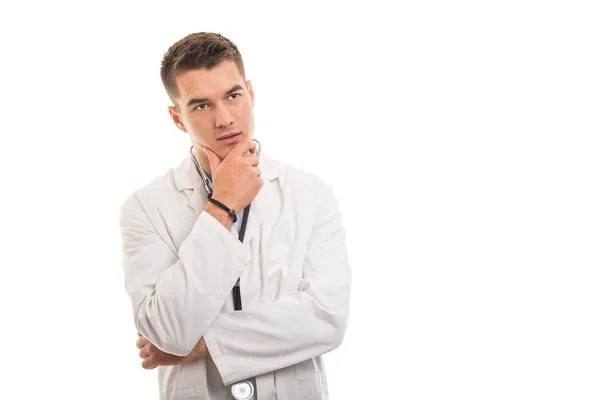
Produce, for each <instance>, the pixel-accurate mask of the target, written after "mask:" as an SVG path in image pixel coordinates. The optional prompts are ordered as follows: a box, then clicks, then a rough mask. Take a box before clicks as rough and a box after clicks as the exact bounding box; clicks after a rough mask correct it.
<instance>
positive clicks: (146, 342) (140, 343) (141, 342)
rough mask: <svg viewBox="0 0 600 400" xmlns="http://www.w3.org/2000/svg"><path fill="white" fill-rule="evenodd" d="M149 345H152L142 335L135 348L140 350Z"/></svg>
mask: <svg viewBox="0 0 600 400" xmlns="http://www.w3.org/2000/svg"><path fill="white" fill-rule="evenodd" d="M148 343H150V342H149V341H148V339H146V338H145V337H143V336H141V335H140V337H139V338H138V340H136V342H135V346H136V347H137V348H138V349H141V348H142V347H144V346H145V345H147V344H148Z"/></svg>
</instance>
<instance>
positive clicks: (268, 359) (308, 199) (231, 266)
mask: <svg viewBox="0 0 600 400" xmlns="http://www.w3.org/2000/svg"><path fill="white" fill-rule="evenodd" d="M259 166H260V168H261V171H262V175H261V176H262V178H263V180H264V185H263V187H262V188H261V189H260V191H259V193H258V195H257V196H256V198H255V199H254V200H253V201H252V206H251V209H250V214H249V218H248V223H247V228H246V234H245V238H244V242H243V243H242V242H240V241H239V240H238V234H237V231H236V230H235V229H234V228H233V227H232V229H231V231H227V229H225V227H223V225H221V224H220V223H219V222H217V220H216V219H214V218H213V217H212V216H211V215H210V214H208V213H205V212H203V209H204V206H205V204H206V202H207V194H206V191H205V189H204V186H203V183H202V181H201V179H200V177H199V174H198V172H197V170H196V167H195V165H194V163H193V161H192V159H191V158H190V157H186V158H185V160H184V161H183V162H182V163H181V164H180V165H179V167H177V168H174V169H171V170H169V171H168V172H167V173H166V174H165V175H163V176H161V177H159V178H157V179H155V180H154V181H152V182H151V183H149V184H148V185H146V186H144V187H143V188H140V189H138V190H136V191H135V193H133V194H132V195H131V196H130V197H129V198H128V199H127V200H126V201H125V202H124V204H123V205H122V207H121V214H120V225H121V234H122V244H123V269H124V274H125V288H126V291H127V293H128V294H129V296H130V298H131V302H132V306H133V317H134V321H135V326H136V328H137V330H138V331H139V332H140V333H141V334H142V335H144V336H145V337H146V338H147V339H148V340H149V341H150V342H152V343H154V344H155V345H156V347H158V348H159V349H161V350H162V351H164V352H167V353H170V354H175V355H180V356H184V355H187V354H188V353H189V352H190V351H191V350H192V348H193V347H194V346H195V345H196V343H197V342H198V341H199V340H200V338H201V337H204V340H205V342H206V344H207V347H208V349H209V352H210V354H211V358H208V359H200V360H197V361H195V362H193V363H190V364H186V365H180V366H173V367H158V368H157V370H158V377H159V386H160V398H161V399H210V400H215V399H224V400H225V399H231V398H232V397H231V391H230V390H231V389H230V385H231V384H233V383H235V382H237V381H240V380H242V379H251V378H255V380H253V381H254V382H255V383H256V393H257V395H258V396H257V400H267V399H268V400H271V399H279V400H294V399H298V400H300V399H302V400H305V399H306V400H318V399H327V398H328V397H329V396H328V389H327V378H326V375H325V370H324V365H323V360H322V358H321V355H322V354H324V353H327V352H329V351H331V350H333V349H335V348H336V347H338V346H339V345H340V343H341V342H342V339H343V337H344V333H345V330H346V325H347V322H348V306H349V296H350V282H351V273H350V267H349V262H348V255H347V249H346V240H345V230H344V228H343V226H342V224H341V215H340V212H339V210H338V203H337V200H336V198H335V197H334V194H333V192H332V190H331V188H330V186H328V185H326V184H324V183H323V182H322V181H321V180H320V179H319V178H317V177H316V176H315V175H313V174H310V173H307V172H304V171H301V170H299V169H296V168H293V167H291V166H289V165H286V164H283V163H281V162H278V161H276V160H274V159H272V158H270V157H269V156H268V155H266V154H264V152H263V154H261V157H260V164H259ZM217 200H218V199H217ZM237 211H239V210H236V212H237ZM238 277H240V283H241V294H242V305H243V310H241V311H234V310H233V300H232V294H231V289H232V287H233V286H234V284H235V282H236V281H237V279H238ZM117 397H118V396H117Z"/></svg>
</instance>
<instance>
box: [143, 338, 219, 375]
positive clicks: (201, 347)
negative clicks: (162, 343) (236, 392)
mask: <svg viewBox="0 0 600 400" xmlns="http://www.w3.org/2000/svg"><path fill="white" fill-rule="evenodd" d="M138 336H139V337H138V339H137V342H136V343H135V345H136V347H137V348H138V349H140V352H139V355H140V358H141V359H143V360H144V361H142V368H144V369H154V368H156V367H158V366H159V365H160V366H165V365H179V364H187V363H189V362H192V361H195V360H197V359H199V358H208V357H210V353H209V352H208V349H207V347H206V343H204V338H201V339H200V341H199V342H198V344H196V346H195V347H194V349H193V350H192V351H191V352H190V354H188V355H187V356H185V357H181V356H174V355H173V354H169V353H165V352H164V351H161V350H159V349H158V348H157V347H156V346H154V345H153V344H152V343H150V342H149V341H148V339H146V338H145V337H143V336H142V334H141V333H139V332H138Z"/></svg>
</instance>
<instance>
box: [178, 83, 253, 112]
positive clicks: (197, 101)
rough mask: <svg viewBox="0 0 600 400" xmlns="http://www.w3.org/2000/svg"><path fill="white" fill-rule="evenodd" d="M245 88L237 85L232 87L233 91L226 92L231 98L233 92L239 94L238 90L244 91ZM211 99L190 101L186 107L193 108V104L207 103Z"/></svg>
mask: <svg viewBox="0 0 600 400" xmlns="http://www.w3.org/2000/svg"><path fill="white" fill-rule="evenodd" d="M242 89H243V87H242V86H241V85H235V86H234V87H232V88H231V89H229V90H228V91H226V92H225V95H227V96H229V95H230V94H232V93H233V92H237V91H238V90H242ZM208 101H209V99H207V98H202V99H190V101H188V102H187V104H186V107H189V106H191V105H192V104H197V103H206V102H208Z"/></svg>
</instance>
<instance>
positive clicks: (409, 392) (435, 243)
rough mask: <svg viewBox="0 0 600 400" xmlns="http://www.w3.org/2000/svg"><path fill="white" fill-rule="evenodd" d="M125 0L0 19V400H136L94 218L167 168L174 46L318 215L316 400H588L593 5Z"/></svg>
mask: <svg viewBox="0 0 600 400" xmlns="http://www.w3.org/2000/svg"><path fill="white" fill-rule="evenodd" d="M17 3H18V4H19V5H18V6H16V4H17ZM147 3H148V2H140V3H137V4H136V3H133V2H122V3H120V4H119V5H117V3H113V4H111V3H107V2H97V3H95V4H89V3H88V2H73V3H71V4H69V3H64V2H58V3H57V2H41V1H40V2H7V3H3V5H2V6H0V7H1V8H0V15H1V16H0V29H1V32H0V37H1V38H0V41H1V43H0V45H1V48H0V54H1V55H0V57H1V62H0V68H1V74H0V78H1V80H2V81H1V82H2V87H1V96H2V97H1V101H2V103H1V108H0V110H1V113H2V118H0V124H1V126H0V132H1V143H0V156H1V157H0V163H1V165H0V166H1V168H0V171H1V172H0V173H1V177H0V178H1V184H2V188H3V189H2V196H1V197H0V202H1V207H0V213H1V215H0V217H1V220H0V221H1V226H2V230H1V234H2V242H1V243H2V247H1V255H2V279H1V280H0V296H1V299H0V300H1V301H0V304H1V307H2V318H3V319H2V324H1V325H2V329H0V336H1V342H0V343H1V344H2V348H1V353H0V354H1V356H2V357H1V360H2V371H3V372H2V374H1V382H2V384H1V389H0V390H1V392H0V398H3V399H4V398H22V399H33V398H46V397H47V396H50V395H52V396H54V395H57V396H59V397H60V398H64V399H151V398H158V389H157V382H156V370H154V371H146V370H143V369H142V368H141V366H140V361H141V360H140V359H139V358H138V356H137V349H136V348H135V340H136V331H135V327H134V325H133V317H132V315H131V308H130V307H131V306H130V303H129V300H128V298H127V296H126V293H125V290H124V287H123V274H122V266H121V248H120V232H119V227H118V214H119V206H120V205H121V203H122V202H123V201H124V199H125V198H126V196H128V195H129V194H130V193H131V192H132V191H133V190H134V189H136V188H138V187H140V186H142V185H144V184H145V183H147V182H149V181H150V180H152V179H154V178H155V177H156V176H158V175H161V174H163V173H164V172H165V171H166V170H167V169H168V168H171V167H174V166H176V165H178V164H179V162H180V161H181V160H182V159H183V157H186V155H187V151H188V148H189V138H188V137H186V136H185V134H183V133H181V132H180V131H179V130H177V129H176V128H175V127H174V126H173V124H172V123H171V122H170V120H169V117H168V113H167V106H168V98H167V96H166V94H165V93H164V90H163V88H162V85H161V82H160V77H159V66H160V59H161V57H162V54H163V53H164V51H165V50H166V49H167V48H168V47H169V46H170V45H171V44H172V43H173V42H175V41H176V40H178V39H180V38H181V37H183V36H185V35H187V34H188V33H191V32H197V31H215V32H220V33H222V34H224V35H225V36H227V37H229V38H230V39H232V40H233V41H234V42H235V43H236V44H237V45H238V46H239V48H240V50H241V52H242V55H243V57H244V61H245V64H246V71H247V77H248V78H249V79H251V81H252V82H253V86H254V90H255V92H256V108H255V116H256V130H255V137H256V138H257V139H259V140H260V141H261V142H262V144H263V145H264V150H265V152H268V153H269V154H270V155H271V156H272V157H274V158H276V159H279V160H281V161H284V162H286V163H289V164H291V165H293V166H296V167H298V168H301V169H305V170H308V171H311V172H315V173H317V174H318V175H319V176H320V177H321V178H322V179H324V180H325V181H326V182H327V183H329V184H331V185H332V186H333V188H334V190H335V193H336V195H337V197H338V199H339V201H340V207H341V211H342V215H343V222H344V224H345V226H346V229H347V238H348V249H349V254H350V260H351V266H352V271H353V277H354V280H353V292H352V304H351V318H350V323H349V326H348V331H347V335H346V339H345V341H344V343H343V344H342V346H341V347H339V348H338V349H336V350H335V351H333V352H331V353H329V354H327V355H326V356H325V361H326V365H327V372H328V378H329V382H330V385H329V386H330V392H331V399H333V400H337V399H384V398H389V399H411V400H412V399H415V400H416V399H436V400H438V399H461V400H466V399H477V400H480V399H511V400H512V399H545V400H546V399H578V400H583V399H598V398H599V397H600V383H599V373H600V366H599V363H598V359H599V356H600V341H599V337H600V321H599V319H598V317H599V309H598V306H599V304H600V302H599V300H600V295H599V290H598V287H599V283H600V282H599V278H600V272H599V269H598V268H599V266H600V263H599V251H598V250H599V246H598V244H599V240H600V211H599V207H598V205H599V204H600V190H599V178H600V176H599V175H600V174H599V171H600V162H599V153H600V146H599V139H598V135H599V133H600V130H599V128H600V123H599V110H600V79H599V76H600V74H599V73H598V71H600V57H599V49H600V47H599V45H600V43H599V42H600V39H599V38H600V29H599V24H598V21H599V19H600V14H599V13H598V10H597V9H596V8H595V7H594V5H593V3H594V2H591V1H590V2H577V1H568V2H567V1H562V2H560V1H544V2H542V1H538V2H533V1H503V2H499V1H498V2H482V1H470V2H466V1H457V2H442V1H438V2H431V1H419V2H410V3H402V4H399V5H392V2H389V3H388V2H375V1H369V2H362V3H360V4H358V5H354V6H350V5H348V4H346V3H345V2H344V3H339V4H336V3H328V2H319V3H314V4H310V3H305V2H298V3H296V4H295V5H288V3H287V2H281V3H272V4H270V5H269V4H267V3H252V5H249V4H247V3H249V2H237V3H236V2H227V3H226V2H214V1H213V2H201V1H194V2H161V4H158V5H150V4H147ZM214 3H218V4H222V5H220V6H214ZM284 4H285V5H284ZM384 4H385V5H384ZM284 400H285V399H284Z"/></svg>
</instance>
